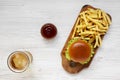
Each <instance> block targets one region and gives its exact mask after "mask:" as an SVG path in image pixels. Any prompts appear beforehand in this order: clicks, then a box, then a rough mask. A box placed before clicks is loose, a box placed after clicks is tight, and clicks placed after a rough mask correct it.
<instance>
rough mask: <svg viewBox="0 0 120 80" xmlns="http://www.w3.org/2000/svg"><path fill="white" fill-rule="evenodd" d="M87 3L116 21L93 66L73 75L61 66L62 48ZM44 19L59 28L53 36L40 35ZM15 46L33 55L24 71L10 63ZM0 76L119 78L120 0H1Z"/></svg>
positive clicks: (5, 79)
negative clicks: (11, 68)
mask: <svg viewBox="0 0 120 80" xmlns="http://www.w3.org/2000/svg"><path fill="white" fill-rule="evenodd" d="M85 4H90V5H92V6H95V7H98V8H101V9H103V10H105V11H106V12H108V13H109V14H111V16H112V20H113V22H112V25H111V26H110V29H109V31H108V33H107V34H106V36H105V37H104V40H103V44H102V46H101V47H100V48H99V50H98V52H97V54H96V56H95V57H94V59H93V61H92V63H91V65H90V67H89V68H87V69H84V70H82V71H81V72H80V73H78V74H74V75H73V74H69V73H67V72H66V71H64V69H63V68H62V66H61V56H60V52H61V50H62V48H63V46H64V43H65V41H66V39H67V37H68V35H69V33H70V31H71V28H72V26H73V25H74V22H75V20H76V18H77V16H78V13H79V11H80V9H81V7H82V6H83V5H85ZM45 23H53V24H55V25H56V27H57V29H58V34H57V36H56V37H55V38H54V39H52V40H45V39H44V38H43V37H42V36H41V35H40V28H41V26H42V25H43V24H45ZM16 50H27V51H30V52H31V53H32V55H33V58H34V60H33V63H32V64H31V67H30V68H29V69H28V71H26V72H24V73H13V72H12V71H10V70H9V68H8V66H7V58H8V55H9V54H10V53H12V52H13V51H16ZM0 80H120V0H0Z"/></svg>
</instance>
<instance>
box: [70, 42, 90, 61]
mask: <svg viewBox="0 0 120 80" xmlns="http://www.w3.org/2000/svg"><path fill="white" fill-rule="evenodd" d="M69 54H70V57H71V59H72V60H73V61H74V62H85V61H86V60H88V58H89V57H90V55H91V47H90V46H89V44H88V43H86V42H85V41H82V40H78V41H76V42H74V43H73V44H72V45H71V46H70V48H69Z"/></svg>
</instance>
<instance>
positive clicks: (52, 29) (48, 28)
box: [41, 23, 57, 39]
mask: <svg viewBox="0 0 120 80" xmlns="http://www.w3.org/2000/svg"><path fill="white" fill-rule="evenodd" d="M56 34H57V28H56V26H55V25H53V24H51V23H47V24H44V25H43V26H42V28H41V35H42V36H43V37H44V38H47V39H50V38H53V37H55V36H56Z"/></svg>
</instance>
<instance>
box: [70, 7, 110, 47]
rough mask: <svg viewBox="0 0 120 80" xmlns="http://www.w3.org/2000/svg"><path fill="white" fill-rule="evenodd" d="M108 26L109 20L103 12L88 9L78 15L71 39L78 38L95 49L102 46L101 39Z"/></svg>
mask: <svg viewBox="0 0 120 80" xmlns="http://www.w3.org/2000/svg"><path fill="white" fill-rule="evenodd" d="M79 23H80V24H79ZM110 24H111V20H110V18H109V16H108V15H107V14H106V13H105V12H104V11H102V10H100V9H96V10H95V9H91V8H88V10H86V11H83V12H81V13H80V14H79V17H78V19H77V22H76V24H75V29H74V31H73V35H72V38H73V37H76V36H79V37H80V38H81V39H85V40H86V41H87V42H88V43H90V44H92V45H93V47H94V48H97V47H99V46H100V45H101V44H102V41H101V40H102V39H101V38H102V36H103V35H104V34H105V33H106V32H107V30H108V28H109V25H110Z"/></svg>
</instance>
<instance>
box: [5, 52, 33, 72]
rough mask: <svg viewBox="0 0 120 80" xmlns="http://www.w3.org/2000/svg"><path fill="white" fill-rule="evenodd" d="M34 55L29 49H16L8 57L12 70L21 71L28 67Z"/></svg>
mask: <svg viewBox="0 0 120 80" xmlns="http://www.w3.org/2000/svg"><path fill="white" fill-rule="evenodd" d="M32 60H33V57H32V55H31V53H30V52H28V51H15V52H13V53H11V54H10V55H9V57H8V60H7V64H8V67H9V68H10V70H11V71H13V72H16V73H20V72H24V71H26V70H27V69H28V67H29V66H30V64H31V62H32Z"/></svg>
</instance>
